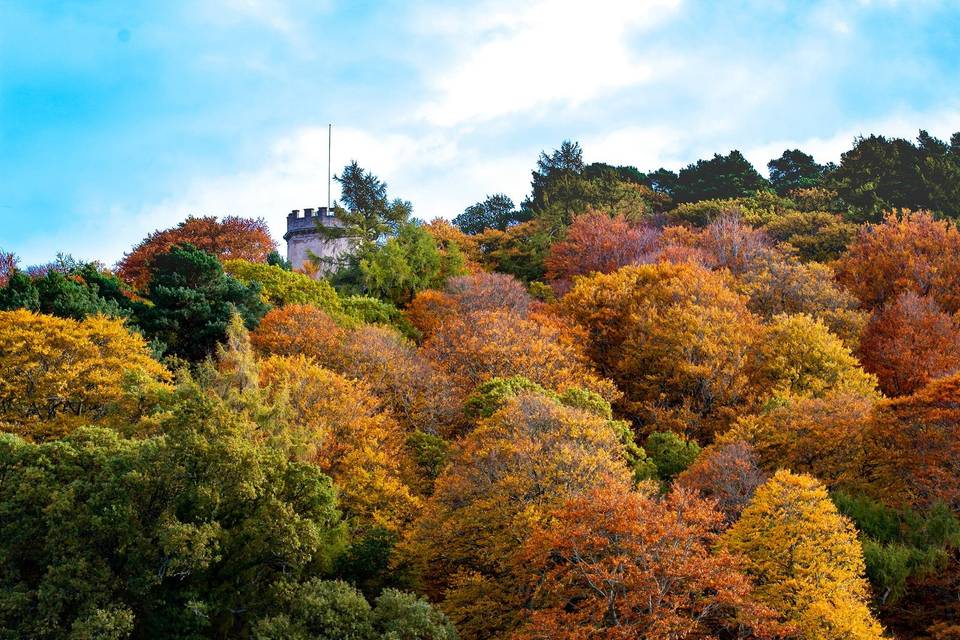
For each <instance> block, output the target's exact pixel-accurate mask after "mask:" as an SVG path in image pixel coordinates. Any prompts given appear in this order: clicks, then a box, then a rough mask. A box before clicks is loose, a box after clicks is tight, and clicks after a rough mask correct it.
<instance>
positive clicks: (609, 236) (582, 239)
mask: <svg viewBox="0 0 960 640" xmlns="http://www.w3.org/2000/svg"><path fill="white" fill-rule="evenodd" d="M658 236H659V233H658V232H657V231H656V230H655V229H654V228H652V227H647V226H639V225H636V224H631V223H630V222H628V221H627V219H626V218H624V217H623V216H622V215H617V216H613V217H611V216H609V215H607V214H606V213H601V212H588V213H585V214H583V215H580V216H577V217H576V218H574V220H573V224H571V225H570V228H569V229H567V235H566V237H565V238H564V239H563V240H560V241H558V242H554V243H553V245H551V247H550V253H549V254H548V255H547V258H546V260H545V261H544V265H545V266H546V269H547V274H546V277H547V279H548V280H552V281H553V282H554V288H555V289H556V290H557V291H558V292H565V291H567V290H569V288H570V284H571V282H572V280H573V277H574V276H579V275H586V274H589V273H594V272H598V273H610V272H611V271H616V270H617V269H619V268H620V267H623V266H626V265H629V264H637V263H639V262H640V261H642V260H643V259H644V258H645V257H646V256H648V255H649V254H651V253H652V252H653V251H654V250H655V248H656V244H657V239H658Z"/></svg>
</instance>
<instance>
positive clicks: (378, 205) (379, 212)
mask: <svg viewBox="0 0 960 640" xmlns="http://www.w3.org/2000/svg"><path fill="white" fill-rule="evenodd" d="M334 180H336V181H337V182H338V183H340V203H338V204H337V205H336V207H335V208H334V212H333V213H334V216H336V218H337V220H338V221H339V222H340V223H341V226H336V227H335V226H327V225H324V226H321V225H319V224H318V226H317V228H318V229H319V230H320V232H321V233H323V234H324V235H326V236H327V237H331V238H356V239H357V240H358V241H359V243H360V246H361V247H366V246H369V245H371V244H375V243H377V242H380V241H382V240H383V239H384V238H386V237H389V236H393V235H396V234H397V232H398V231H399V229H400V227H401V226H402V225H404V224H405V223H406V222H407V221H408V220H409V219H410V214H411V212H412V211H413V207H412V205H411V204H410V203H409V202H408V201H406V200H400V199H398V198H396V199H393V200H390V199H389V198H388V197H387V183H385V182H382V181H381V180H380V178H378V177H377V176H375V175H374V174H373V173H371V172H370V171H365V170H364V169H362V168H361V167H360V165H359V164H357V162H356V161H354V162H351V163H350V164H348V165H347V166H345V167H344V168H343V171H341V172H340V175H338V176H334ZM341 205H342V206H341Z"/></svg>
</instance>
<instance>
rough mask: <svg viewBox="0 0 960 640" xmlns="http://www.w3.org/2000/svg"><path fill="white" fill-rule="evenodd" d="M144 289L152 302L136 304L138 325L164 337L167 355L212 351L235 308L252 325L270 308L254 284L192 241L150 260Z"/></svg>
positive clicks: (202, 354)
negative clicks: (234, 274) (230, 271)
mask: <svg viewBox="0 0 960 640" xmlns="http://www.w3.org/2000/svg"><path fill="white" fill-rule="evenodd" d="M149 294H150V300H151V302H152V303H153V304H152V306H151V305H146V304H140V305H139V306H138V312H137V316H138V318H139V323H140V326H141V327H142V328H143V330H144V331H145V332H146V333H147V335H148V336H150V337H152V338H155V339H158V340H160V341H161V342H163V343H164V344H165V345H166V351H167V353H168V354H173V355H177V356H181V357H184V358H187V359H190V360H200V359H202V358H204V357H205V356H208V355H210V354H212V353H213V350H214V347H215V346H216V344H217V343H218V342H222V341H223V340H224V338H225V336H226V330H227V325H228V324H229V323H230V318H231V316H232V315H233V314H234V313H238V314H240V317H241V318H242V319H243V321H244V324H245V325H246V326H247V328H248V329H253V328H254V327H255V326H256V324H257V323H258V322H259V321H260V318H261V317H263V315H264V314H265V313H266V312H267V310H268V309H269V305H268V304H267V303H265V302H264V301H263V300H262V298H261V296H260V285H259V284H258V283H256V282H252V283H250V284H246V285H245V284H243V283H241V282H240V281H239V280H237V279H235V278H233V277H232V276H228V275H226V274H225V273H224V272H223V267H222V266H221V265H220V262H219V261H218V260H217V259H216V257H214V256H213V255H211V254H209V253H204V252H203V251H200V250H199V249H197V248H195V247H193V246H192V245H178V246H176V247H174V248H173V249H171V250H170V251H169V252H167V253H162V254H160V255H158V256H157V257H156V258H155V259H154V261H153V267H152V270H151V279H150V287H149Z"/></svg>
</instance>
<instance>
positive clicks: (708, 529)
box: [513, 484, 775, 640]
mask: <svg viewBox="0 0 960 640" xmlns="http://www.w3.org/2000/svg"><path fill="white" fill-rule="evenodd" d="M720 520H721V516H720V514H718V513H717V512H716V511H714V510H713V508H712V507H711V505H710V504H709V503H708V502H707V501H705V500H703V499H701V498H699V497H697V496H696V495H695V494H693V493H692V492H687V491H684V490H674V491H671V492H670V494H669V495H668V496H667V497H666V498H664V499H663V500H656V499H655V498H653V497H651V496H649V495H645V494H643V493H637V492H633V491H630V489H629V488H628V487H624V486H618V485H615V484H613V485H602V486H599V487H595V488H593V489H592V490H589V491H586V492H584V493H583V494H579V495H574V496H572V497H570V498H568V499H567V500H566V502H564V503H563V505H562V506H561V507H559V508H558V509H557V510H556V511H555V512H554V514H553V518H551V519H550V520H547V521H545V522H544V523H543V524H540V525H538V526H537V527H536V528H535V529H534V531H533V532H532V533H531V535H530V536H529V537H528V538H527V541H526V544H525V545H524V546H523V548H522V550H521V552H520V554H519V558H518V560H519V563H520V564H521V565H522V568H523V570H524V571H525V572H529V573H531V574H532V578H533V579H532V580H531V584H532V585H533V588H534V589H535V590H534V594H533V597H532V599H531V604H530V605H528V606H529V607H530V608H531V609H533V611H532V614H531V615H530V617H529V621H528V622H527V623H526V625H525V627H524V628H523V629H522V630H521V631H520V632H519V633H517V634H515V635H514V636H513V637H514V638H518V639H519V638H530V639H533V638H556V639H558V640H559V639H569V640H573V639H574V638H587V637H598V638H599V637H604V638H650V639H654V640H668V639H672V638H685V637H716V636H718V635H720V633H719V632H722V631H726V632H728V633H731V634H736V635H738V636H739V635H740V634H742V633H745V632H746V633H748V634H750V635H751V637H754V636H758V637H768V636H769V635H772V633H771V632H773V631H774V630H775V625H774V624H773V616H774V613H773V612H772V611H771V610H769V609H767V608H765V607H762V606H757V605H756V604H754V603H753V602H752V601H751V596H752V590H753V589H752V585H751V583H750V581H749V580H748V579H746V578H745V577H744V576H743V575H742V574H741V573H740V572H739V571H738V568H739V567H738V565H739V561H738V559H737V558H736V557H734V556H731V555H730V554H728V553H726V552H722V551H721V552H719V553H716V554H713V553H711V552H710V548H711V546H712V545H713V543H714V540H715V539H716V534H715V533H714V530H715V529H716V528H717V527H718V526H719V523H720ZM745 628H746V629H745Z"/></svg>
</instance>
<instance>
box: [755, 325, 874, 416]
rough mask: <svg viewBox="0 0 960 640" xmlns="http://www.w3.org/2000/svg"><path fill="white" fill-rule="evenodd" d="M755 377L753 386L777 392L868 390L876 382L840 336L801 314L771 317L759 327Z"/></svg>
mask: <svg viewBox="0 0 960 640" xmlns="http://www.w3.org/2000/svg"><path fill="white" fill-rule="evenodd" d="M754 376H755V384H756V385H757V386H758V388H760V389H763V390H767V391H768V393H769V394H770V395H771V396H778V397H792V396H800V397H811V398H822V397H824V396H826V395H828V394H831V393H851V394H859V395H871V394H873V393H875V392H876V385H877V379H876V377H874V376H873V375H871V374H868V373H866V372H865V371H864V370H863V369H861V368H860V363H859V361H857V359H856V357H854V355H853V354H852V353H851V352H850V349H848V348H847V347H846V346H844V344H843V342H842V341H841V340H840V338H838V337H836V336H835V335H833V334H832V333H830V331H829V330H828V329H827V327H826V325H824V324H823V323H822V322H820V321H819V320H815V319H813V318H811V317H810V316H808V315H805V314H799V315H781V316H776V317H774V318H773V320H772V322H771V323H770V324H769V325H768V326H766V327H765V328H764V330H763V333H762V336H761V338H760V341H759V343H758V345H757V348H756V370H755V372H754Z"/></svg>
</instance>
